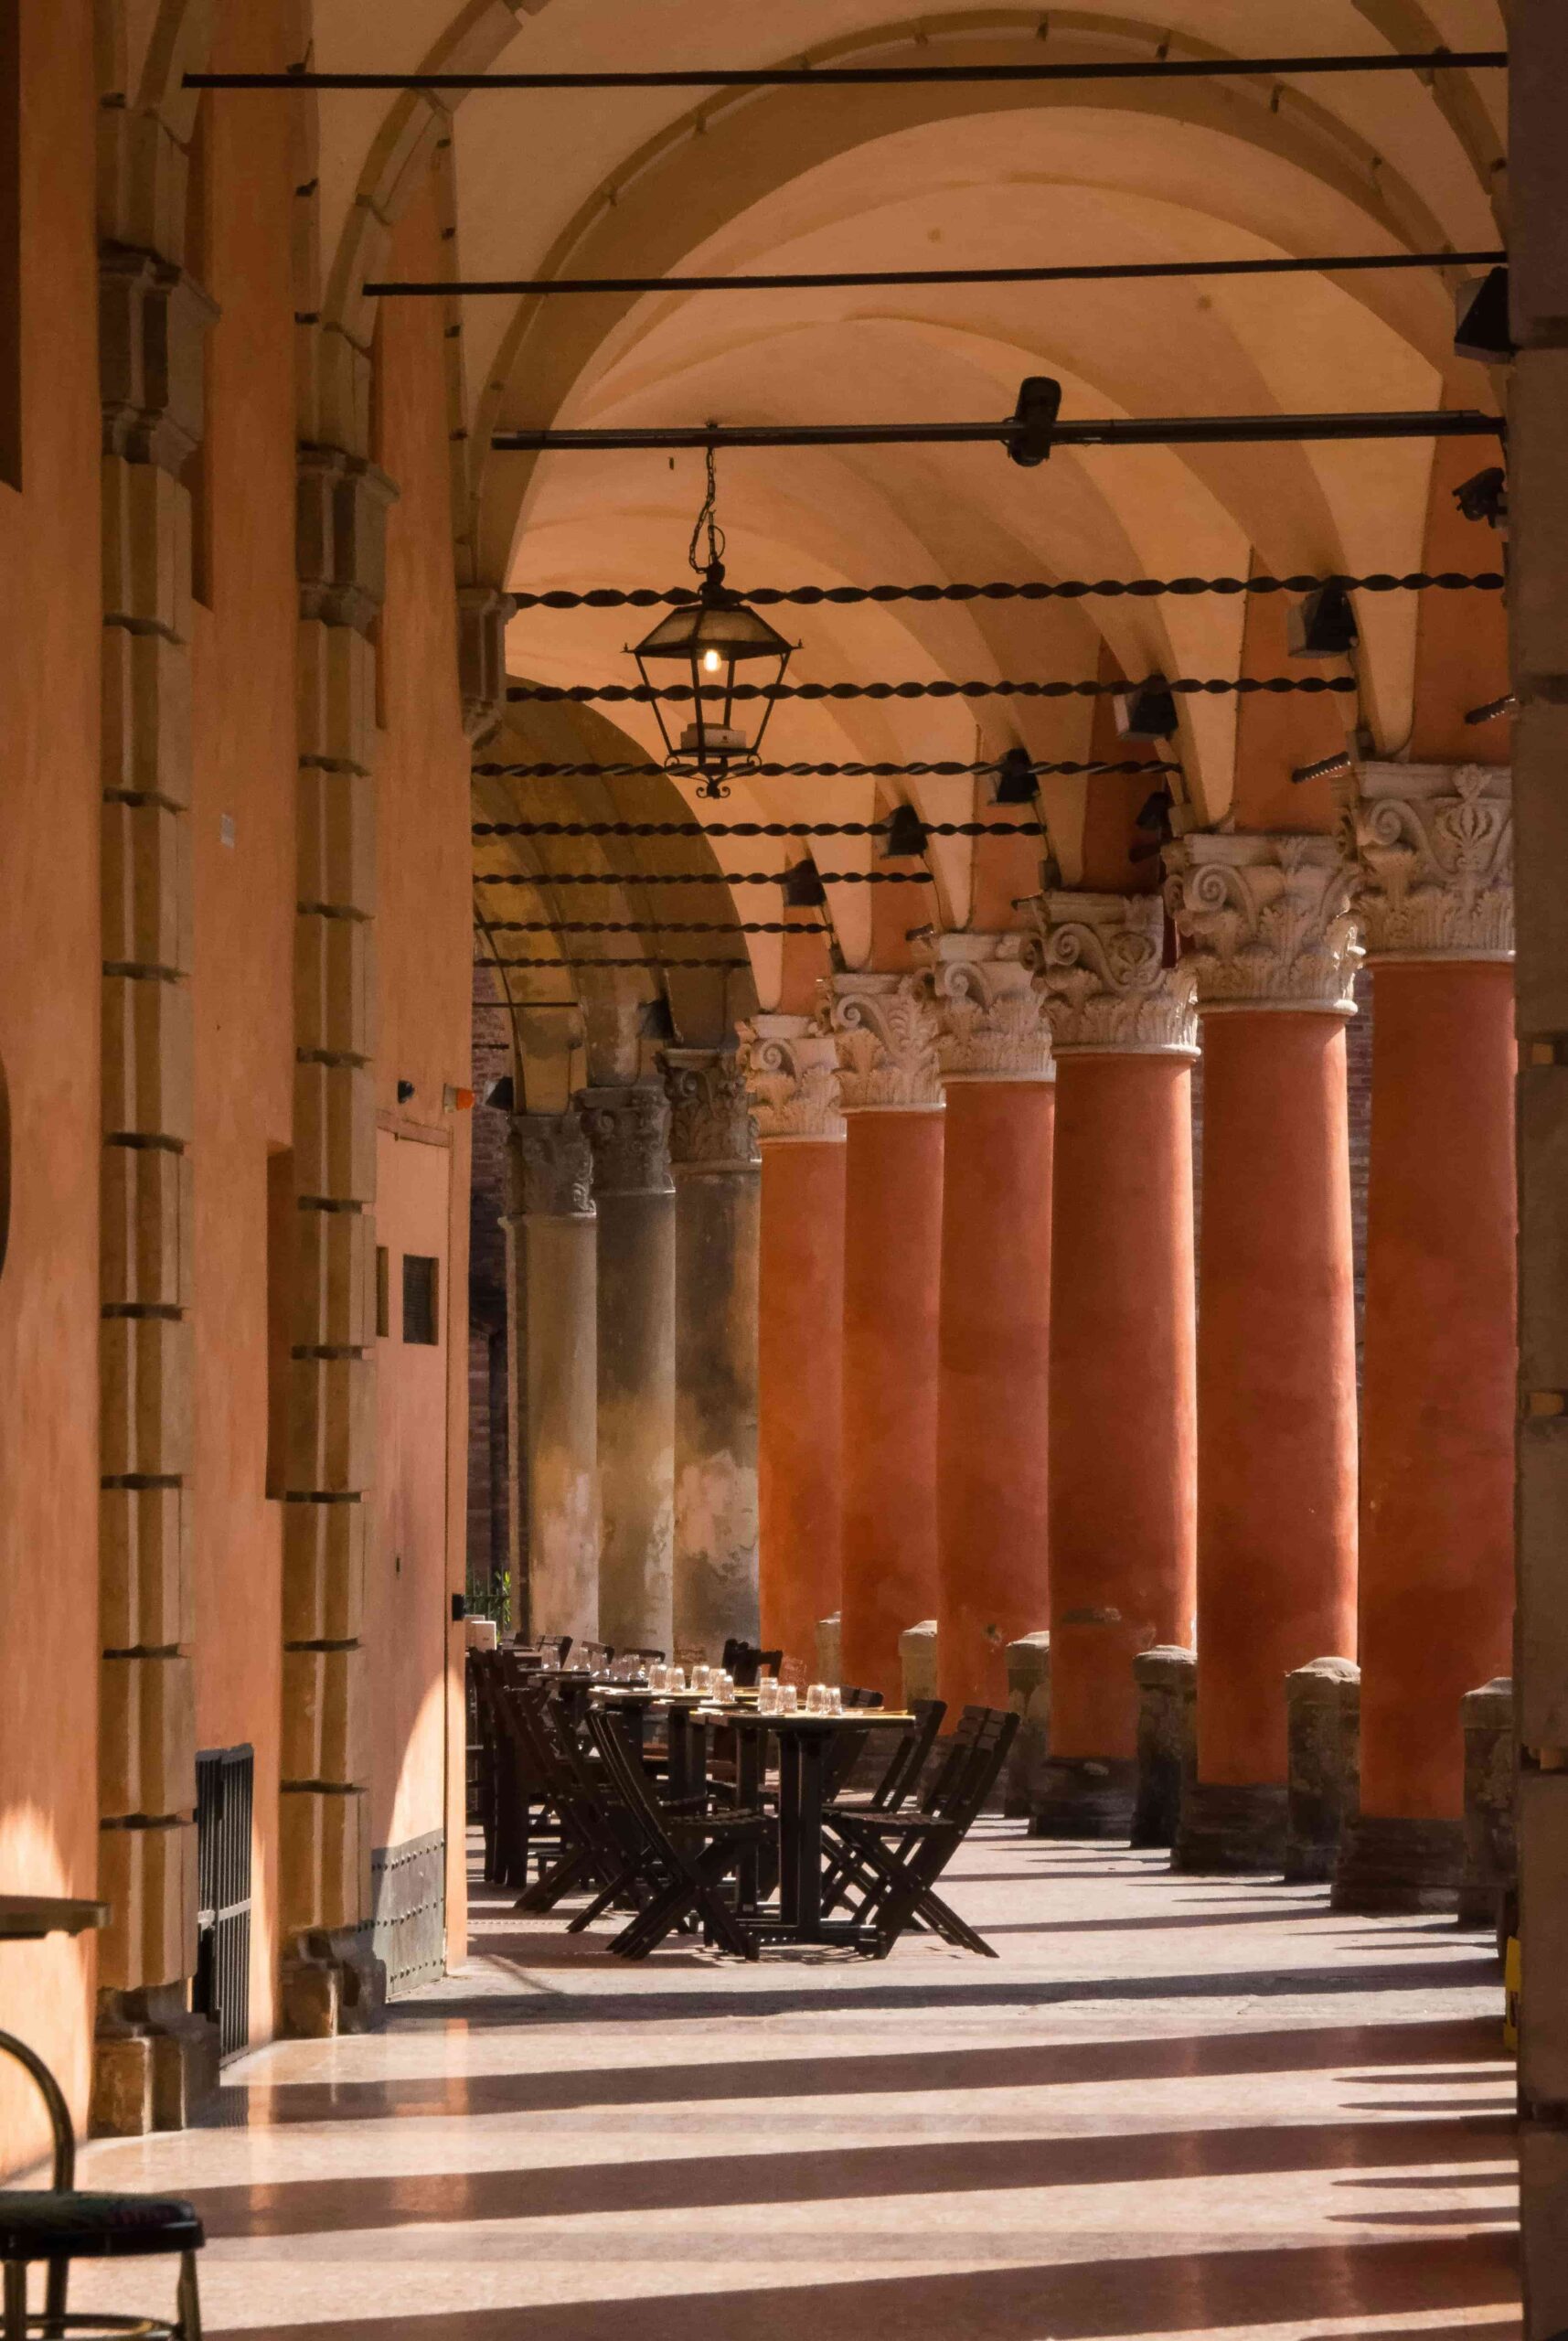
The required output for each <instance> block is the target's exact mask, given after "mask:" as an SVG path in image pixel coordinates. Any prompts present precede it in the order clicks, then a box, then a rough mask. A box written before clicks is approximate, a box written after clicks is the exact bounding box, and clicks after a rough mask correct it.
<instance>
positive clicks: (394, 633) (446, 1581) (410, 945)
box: [369, 185, 473, 1958]
mask: <svg viewBox="0 0 1568 2341" xmlns="http://www.w3.org/2000/svg"><path fill="white" fill-rule="evenodd" d="M442 266H443V245H442V242H441V231H440V223H439V215H438V210H437V206H436V202H435V192H434V188H433V185H427V186H426V187H425V188H423V189H422V190H421V192H420V193H419V194H417V195H416V196H415V197H414V198H413V200H412V202H411V205H410V207H409V208H408V210H407V212H406V213H405V214H404V216H403V218H402V219H401V221H400V224H399V226H398V228H397V230H395V232H394V234H393V237H392V241H391V250H390V252H389V260H388V273H389V274H390V275H408V276H424V277H431V276H436V275H439V274H440V273H441V270H442ZM379 369H380V374H379V417H380V442H379V451H378V459H379V462H380V463H381V465H382V466H383V468H384V469H385V470H386V471H387V472H388V473H389V475H390V476H391V477H392V478H393V479H394V480H395V481H396V482H397V485H398V488H399V491H400V496H399V501H398V503H397V504H395V505H394V506H393V508H392V510H391V512H390V514H389V518H388V529H387V603H386V608H385V610H384V612H383V615H382V619H381V631H380V659H381V694H382V711H383V714H384V718H385V726H386V728H385V730H384V731H383V732H382V734H381V739H380V743H379V761H378V770H377V801H378V806H379V839H378V844H379V870H380V881H379V883H380V894H379V913H378V918H377V928H376V936H377V955H378V968H379V1009H380V1014H379V1038H378V1042H377V1104H378V1106H379V1109H380V1112H381V1115H382V1117H383V1124H384V1126H385V1123H386V1122H387V1121H388V1120H389V1119H395V1120H396V1121H397V1122H399V1123H400V1124H406V1123H415V1124H418V1125H421V1127H423V1128H428V1129H431V1130H434V1131H439V1132H441V1133H442V1134H443V1135H444V1136H445V1137H447V1138H450V1140H451V1151H450V1154H449V1155H448V1156H447V1158H446V1160H447V1162H448V1166H449V1188H448V1197H447V1224H446V1241H445V1254H444V1257H443V1263H442V1280H443V1316H444V1318H445V1323H444V1326H443V1341H444V1342H445V1349H446V1374H445V1380H444V1386H437V1385H434V1384H431V1383H430V1381H429V1377H428V1374H423V1373H421V1369H423V1368H428V1363H429V1359H428V1352H427V1354H426V1356H425V1357H424V1358H423V1359H420V1358H415V1359H414V1360H412V1361H411V1362H410V1375H409V1378H408V1386H407V1387H406V1388H404V1389H402V1390H400V1392H399V1393H398V1399H397V1403H398V1410H399V1421H400V1437H401V1438H403V1439H405V1440H413V1441H415V1442H417V1443H420V1444H421V1448H422V1451H423V1453H424V1454H425V1455H426V1457H427V1458H428V1456H429V1455H431V1454H435V1455H439V1456H441V1457H442V1458H443V1469H444V1471H445V1487H446V1494H445V1522H446V1535H445V1551H444V1554H443V1555H441V1556H440V1561H439V1566H432V1564H431V1562H430V1561H429V1559H428V1558H427V1559H426V1560H423V1561H421V1569H423V1570H424V1571H425V1577H424V1579H423V1589H422V1591H421V1596H420V1598H421V1602H428V1603H429V1604H430V1605H431V1606H432V1608H434V1609H438V1610H439V1616H440V1621H441V1632H442V1634H443V1637H444V1648H445V1652H446V1657H447V1676H446V1694H445V1706H446V1716H445V1722H446V1727H445V1733H444V1736H443V1734H442V1733H441V1732H439V1731H435V1730H428V1731H421V1734H420V1735H419V1737H418V1741H417V1746H416V1747H415V1748H414V1749H413V1750H412V1751H411V1753H409V1754H407V1755H405V1751H404V1750H403V1749H402V1748H400V1747H399V1746H397V1745H394V1744H393V1734H394V1731H395V1725H394V1723H393V1717H394V1716H397V1715H402V1714H407V1713H415V1714H418V1713H420V1712H421V1711H424V1710H425V1707H426V1701H427V1698H428V1696H429V1694H431V1693H432V1692H433V1691H434V1690H435V1689H436V1688H437V1687H438V1685H437V1684H435V1683H433V1682H432V1681H430V1680H429V1679H428V1677H429V1675H430V1672H431V1660H430V1657H429V1655H428V1652H429V1651H430V1649H431V1648H432V1647H433V1646H434V1645H433V1641H432V1644H430V1645H427V1644H426V1642H425V1641H424V1640H423V1638H422V1636H421V1637H420V1638H418V1639H417V1640H416V1641H414V1643H413V1644H412V1645H411V1646H402V1647H400V1646H395V1645H394V1646H390V1647H389V1648H388V1650H387V1652H386V1662H387V1663H388V1664H389V1665H396V1666H400V1667H401V1668H403V1669H405V1670H406V1671H407V1672H408V1674H409V1677H410V1679H406V1680H404V1681H403V1682H402V1683H401V1684H400V1686H399V1689H398V1693H397V1696H396V1699H395V1701H390V1702H388V1703H387V1705H386V1706H385V1707H384V1708H381V1707H380V1706H378V1709H377V1711H375V1712H373V1716H372V1743H371V1746H372V1755H371V1763H372V1797H371V1804H372V1812H373V1813H374V1814H376V1815H377V1816H378V1820H377V1823H376V1825H377V1826H379V1825H380V1817H381V1816H386V1817H387V1818H388V1821H389V1825H391V1820H392V1816H394V1815H395V1814H397V1813H399V1812H410V1813H412V1812H433V1813H437V1814H439V1812H440V1811H441V1809H442V1804H443V1799H444V1801H445V1807H446V1827H447V1845H448V1865H447V1912H448V1948H449V1955H450V1956H452V1957H453V1958H456V1957H460V1956H461V1955H462V1951H463V1948H464V1864H463V1845H464V1790H463V1766H462V1762H461V1746H462V1742H461V1737H460V1735H461V1730H462V1692H463V1665H464V1635H463V1629H462V1627H461V1626H454V1625H453V1624H452V1623H451V1619H450V1609H451V1601H450V1596H451V1594H452V1593H453V1592H458V1591H461V1590H462V1589H463V1587H464V1582H465V1578H466V1562H465V1555H464V1501H465V1491H464V1470H463V1466H462V1458H463V1457H464V1454H465V1451H466V1435H467V1371H466V1369H467V1342H466V1317H465V1311H466V1306H467V1299H466V1297H467V1285H468V1202H467V1197H468V1154H469V1123H468V1117H467V1116H466V1115H465V1114H463V1113H455V1114H454V1113H448V1112H445V1111H444V1110H443V1105H442V1092H443V1085H446V1084H447V1083H452V1084H453V1085H465V1084H466V1082H467V1080H468V1069H469V1029H470V1021H471V1018H470V1007H469V1003H470V1000H471V998H472V990H473V972H472V960H473V945H472V941H471V933H470V929H471V917H472V914H471V907H470V905H471V893H472V889H471V860H470V839H469V818H470V814H469V754H468V746H467V743H466V741H465V739H464V732H463V723H462V714H461V710H460V707H459V703H458V696H457V664H456V648H455V645H456V627H457V617H456V602H455V590H454V586H453V555H452V517H451V489H450V479H449V473H448V460H449V454H450V449H449V443H448V438H447V411H446V379H445V367H444V354H443V340H442V317H441V312H440V310H439V308H437V307H436V306H435V305H432V304H430V303H426V302H421V301H403V302H392V303H390V304H389V305H388V308H387V310H386V312H385V315H384V316H383V318H382V321H381V329H380V336H379ZM400 1080H403V1081H411V1082H412V1084H413V1085H414V1086H413V1095H412V1096H411V1098H409V1099H408V1100H407V1101H405V1102H403V1103H400V1102H399V1099H398V1095H397V1086H398V1083H399V1081H400ZM413 1143H417V1141H415V1142H413ZM399 1192H400V1190H397V1191H394V1192H393V1193H389V1196H388V1198H387V1204H388V1208H387V1209H386V1210H381V1209H379V1210H378V1241H379V1243H381V1244H384V1245H387V1247H388V1250H389V1253H390V1254H391V1255H392V1256H393V1260H394V1262H396V1261H397V1260H398V1259H399V1258H400V1255H401V1253H402V1252H404V1251H416V1250H422V1249H423V1248H424V1245H423V1242H422V1240H421V1241H420V1242H416V1241H415V1240H414V1233H415V1231H414V1230H413V1228H412V1227H411V1226H410V1227H400V1225H399V1224H398V1218H397V1213H398V1209H399V1203H398V1199H397V1198H398V1193H399ZM396 1274H400V1268H398V1269H395V1275H396ZM399 1302H400V1295H397V1294H395V1295H394V1304H395V1305H394V1315H395V1314H396V1306H397V1304H398V1303H399ZM454 1335H455V1336H461V1338H455V1337H454ZM401 1347H402V1345H401V1344H400V1342H393V1341H385V1342H382V1343H381V1344H380V1346H379V1369H380V1372H381V1374H384V1375H397V1374H399V1373H400V1369H401V1367H402V1365H403V1363H404V1361H403V1358H402V1356H401V1354H400V1352H401ZM384 1404H385V1401H383V1405H384ZM371 1566H372V1572H373V1581H372V1586H371V1596H372V1601H371V1609H370V1625H369V1630H370V1634H371V1637H372V1661H371V1663H372V1669H373V1672H374V1669H375V1666H376V1664H377V1660H376V1657H375V1655H374V1636H375V1634H376V1632H377V1630H378V1629H377V1626H376V1618H377V1614H378V1613H377V1609H376V1607H375V1603H376V1601H377V1599H379V1598H382V1597H384V1596H385V1594H386V1592H387V1577H388V1571H389V1569H392V1568H393V1567H394V1566H395V1555H392V1556H390V1557H389V1555H388V1554H387V1552H386V1550H385V1547H384V1539H383V1538H378V1540H377V1545H376V1550H375V1551H374V1553H373V1555H372V1562H371ZM404 1566H405V1568H406V1567H407V1566H409V1563H408V1560H407V1558H406V1557H405V1564H404ZM376 1573H379V1576H378V1575H377V1574H376ZM438 1596H439V1599H438ZM381 1614H382V1615H383V1616H385V1615H387V1614H389V1613H388V1612H387V1611H386V1610H385V1609H383V1611H382V1613H381ZM434 1623H435V1620H434V1619H432V1634H433V1627H434ZM437 1663H438V1664H439V1661H437ZM378 1716H379V1720H378ZM394 1768H395V1773H396V1780H397V1783H398V1785H397V1790H396V1801H393V1800H392V1799H389V1796H388V1787H389V1779H390V1776H391V1775H392V1774H393V1771H394ZM396 1825H398V1826H401V1825H402V1823H401V1822H400V1821H398V1822H397V1823H396ZM434 1825H435V1823H434V1822H433V1821H431V1822H428V1823H424V1824H422V1825H421V1828H419V1829H416V1830H414V1831H413V1833H414V1834H416V1835H417V1834H423V1833H424V1830H425V1828H427V1827H432V1826H434ZM375 1842H376V1843H378V1844H380V1843H383V1842H386V1841H385V1840H382V1839H381V1838H379V1836H378V1837H377V1838H376V1840H375Z"/></svg>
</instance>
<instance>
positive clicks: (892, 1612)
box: [827, 970, 942, 1705]
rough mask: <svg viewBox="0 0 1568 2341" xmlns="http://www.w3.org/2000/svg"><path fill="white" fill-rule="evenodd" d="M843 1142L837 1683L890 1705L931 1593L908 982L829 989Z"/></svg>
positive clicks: (929, 1390)
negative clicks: (907, 1644) (840, 1673)
mask: <svg viewBox="0 0 1568 2341" xmlns="http://www.w3.org/2000/svg"><path fill="white" fill-rule="evenodd" d="M827 991H828V996H829V999H830V1003H831V1005H830V1013H829V1022H830V1026H831V1030H832V1032H833V1035H834V1038H835V1040H836V1041H837V1048H838V1088H839V1096H840V1099H841V1101H842V1104H843V1108H844V1112H845V1114H846V1116H847V1117H848V1125H849V1135H848V1149H847V1158H846V1165H845V1210H844V1604H843V1669H844V1678H845V1680H846V1682H848V1683H850V1684H859V1685H862V1686H864V1687H865V1688H867V1689H869V1690H875V1691H880V1692H881V1694H882V1696H883V1697H884V1699H885V1700H887V1701H888V1703H889V1704H890V1705H891V1704H892V1703H893V1702H894V1701H895V1700H896V1699H897V1698H898V1697H899V1695H900V1688H901V1684H900V1673H899V1636H900V1634H901V1632H902V1631H903V1630H904V1628H905V1627H906V1626H912V1625H913V1624H915V1623H916V1621H917V1620H918V1619H922V1618H927V1617H929V1616H930V1615H931V1612H932V1610H933V1608H934V1606H935V1601H936V1591H937V1575H938V1571H937V1537H936V1385H937V1319H938V1309H939V1291H940V1279H941V1257H942V1089H941V1072H940V1067H939V1065H938V1063H937V1053H936V1017H935V1013H934V1010H933V1008H932V1006H931V1002H930V999H929V998H928V997H927V991H926V987H925V984H924V981H923V978H921V977H920V976H917V975H893V974H879V973H876V972H873V971H871V970H867V972H866V973H864V974H861V975H840V976H834V977H832V978H829V979H828V983H827Z"/></svg>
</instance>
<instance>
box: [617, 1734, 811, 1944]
mask: <svg viewBox="0 0 1568 2341" xmlns="http://www.w3.org/2000/svg"><path fill="white" fill-rule="evenodd" d="M588 1729H589V1733H590V1736H591V1737H592V1742H593V1746H594V1748H595V1749H596V1750H597V1751H598V1754H599V1757H600V1759H601V1761H602V1762H603V1767H604V1770H605V1773H606V1775H607V1777H608V1780H609V1783H610V1785H611V1787H612V1789H613V1792H614V1793H615V1794H616V1795H618V1796H619V1798H620V1800H621V1801H622V1804H623V1805H624V1809H625V1811H626V1812H627V1814H628V1815H629V1816H630V1818H631V1819H632V1821H633V1822H634V1823H635V1826H636V1828H637V1830H638V1832H639V1833H640V1834H641V1837H642V1857H641V1859H640V1861H639V1862H638V1864H637V1868H636V1877H637V1881H638V1884H639V1886H640V1887H643V1888H645V1890H646V1891H647V1894H648V1900H647V1903H646V1907H645V1908H643V1909H642V1910H640V1911H639V1912H638V1913H637V1916H636V1917H635V1919H633V1920H632V1922H631V1924H630V1926H628V1927H626V1928H624V1929H623V1930H622V1932H621V1933H620V1934H618V1935H617V1936H616V1937H615V1940H614V1941H613V1943H612V1944H611V1945H610V1948H611V1950H612V1951H615V1952H616V1953H618V1954H619V1956H620V1957H621V1958H623V1959H645V1958H646V1957H647V1955H648V1953H649V1951H655V1950H656V1949H657V1947H658V1945H659V1944H660V1943H661V1942H663V1940H664V1939H665V1937H666V1936H667V1934H669V1933H670V1932H671V1930H672V1929H674V1928H676V1927H677V1926H679V1925H680V1924H681V1923H682V1921H683V1920H685V1919H689V1918H696V1919H700V1921H701V1924H702V1929H703V1932H704V1934H705V1936H706V1937H707V1939H708V1940H709V1942H714V1943H717V1944H718V1945H719V1946H720V1949H721V1950H724V1951H734V1952H735V1953H736V1954H737V1956H738V1957H740V1958H741V1959H755V1958H756V1957H757V1955H758V1952H757V1943H756V1938H755V1937H754V1935H752V1933H751V1932H750V1930H749V1929H747V1928H746V1927H745V1926H744V1925H742V1923H741V1919H739V1918H738V1917H737V1915H736V1913H735V1912H734V1910H733V1909H732V1908H731V1907H730V1905H729V1904H728V1903H727V1902H726V1901H725V1900H724V1898H723V1897H722V1895H721V1894H720V1890H719V1889H720V1887H721V1886H722V1885H723V1883H724V1881H725V1880H726V1879H727V1878H728V1877H729V1876H731V1873H732V1872H733V1871H734V1870H735V1869H736V1868H737V1867H738V1866H739V1865H740V1863H741V1859H742V1858H743V1856H744V1855H746V1854H748V1853H749V1852H751V1851H752V1850H753V1849H754V1848H756V1847H757V1846H759V1845H760V1844H762V1843H763V1841H764V1839H765V1838H766V1836H767V1833H768V1831H769V1826H770V1824H769V1823H768V1820H767V1818H766V1816H765V1815H764V1814H763V1813H760V1812H722V1813H716V1812H690V1811H686V1810H674V1809H672V1808H671V1807H669V1806H667V1805H661V1804H660V1803H659V1802H658V1801H657V1800H656V1797H655V1795H654V1792H653V1790H652V1788H651V1787H650V1785H649V1782H648V1778H647V1775H646V1773H645V1771H644V1769H643V1768H642V1765H641V1763H640V1762H639V1761H638V1760H637V1759H636V1758H635V1756H634V1755H633V1753H632V1750H631V1748H629V1747H628V1746H627V1744H626V1742H625V1740H624V1737H622V1735H621V1733H620V1731H619V1730H618V1729H617V1727H616V1726H615V1723H614V1722H613V1719H612V1717H610V1716H608V1715H606V1714H605V1713H604V1712H603V1710H602V1709H600V1708H593V1709H592V1710H591V1711H590V1714H589V1716H588Z"/></svg>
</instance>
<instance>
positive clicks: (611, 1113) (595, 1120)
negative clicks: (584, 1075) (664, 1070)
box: [577, 1081, 675, 1196]
mask: <svg viewBox="0 0 1568 2341" xmlns="http://www.w3.org/2000/svg"><path fill="white" fill-rule="evenodd" d="M577 1102H578V1104H579V1105H580V1106H581V1108H582V1119H583V1124H584V1126H585V1128H586V1129H587V1131H588V1138H589V1143H590V1144H591V1146H592V1149H593V1192H594V1193H595V1194H596V1195H601V1196H603V1195H669V1194H673V1193H674V1192H675V1187H674V1182H673V1181H672V1180H671V1178H670V1175H669V1106H668V1105H667V1103H666V1100H665V1094H664V1091H663V1090H662V1089H656V1088H655V1087H654V1085H653V1084H652V1083H651V1082H641V1081H640V1082H636V1083H635V1084H634V1085H632V1086H631V1087H629V1088H625V1089H584V1090H582V1091H581V1092H580V1093H579V1096H578V1101H577Z"/></svg>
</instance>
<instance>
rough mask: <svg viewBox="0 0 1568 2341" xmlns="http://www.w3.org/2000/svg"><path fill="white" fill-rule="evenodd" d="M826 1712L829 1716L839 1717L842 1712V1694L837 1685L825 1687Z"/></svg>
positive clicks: (832, 1684)
mask: <svg viewBox="0 0 1568 2341" xmlns="http://www.w3.org/2000/svg"><path fill="white" fill-rule="evenodd" d="M827 1712H828V1714H829V1715H830V1716H841V1715H842V1714H843V1712H844V1694H843V1692H842V1691H841V1690H840V1689H839V1687H838V1685H837V1683H830V1684H828V1685H827Z"/></svg>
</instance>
